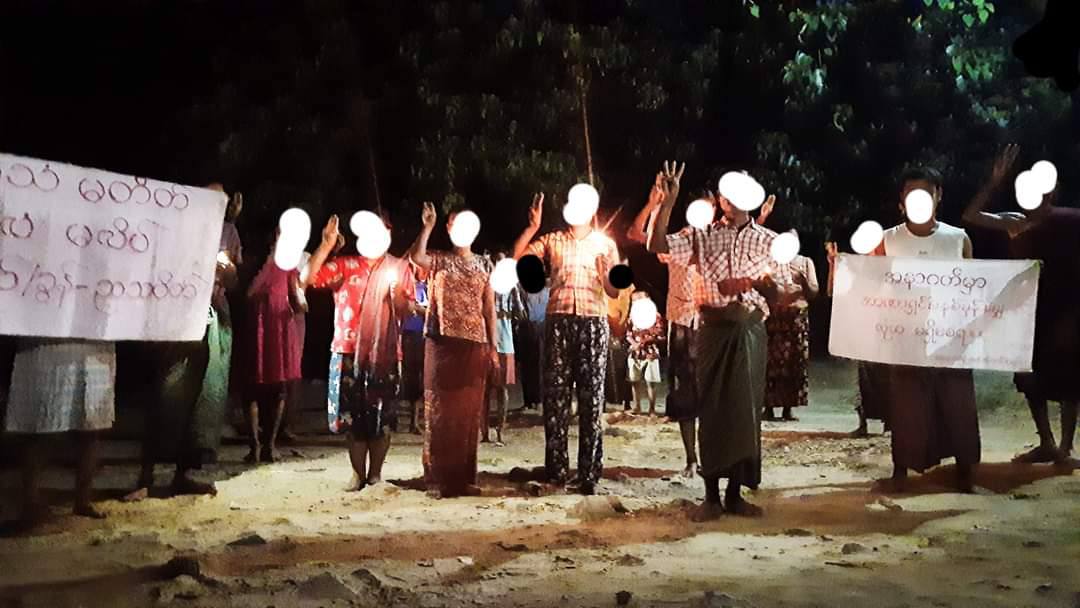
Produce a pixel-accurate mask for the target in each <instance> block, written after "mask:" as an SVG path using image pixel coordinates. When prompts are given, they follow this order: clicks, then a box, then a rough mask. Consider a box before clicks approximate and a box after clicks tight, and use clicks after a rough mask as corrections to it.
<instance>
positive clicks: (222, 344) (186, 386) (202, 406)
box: [126, 184, 243, 500]
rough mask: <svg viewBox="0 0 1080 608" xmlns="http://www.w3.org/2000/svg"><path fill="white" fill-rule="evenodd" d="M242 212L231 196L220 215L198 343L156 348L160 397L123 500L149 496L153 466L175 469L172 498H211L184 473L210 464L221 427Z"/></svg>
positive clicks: (206, 486)
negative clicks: (130, 488)
mask: <svg viewBox="0 0 1080 608" xmlns="http://www.w3.org/2000/svg"><path fill="white" fill-rule="evenodd" d="M208 188H210V189H211V190H217V191H219V192H224V188H223V187H222V186H221V184H211V185H210V186H208ZM242 209H243V199H242V198H240V197H239V196H235V197H233V198H232V199H231V200H230V202H229V205H228V208H227V210H226V212H225V222H224V223H223V224H222V227H221V248H220V252H219V254H218V257H217V268H216V272H215V276H214V291H213V294H212V295H211V298H210V310H209V312H208V317H207V324H206V333H205V334H204V336H203V338H202V340H201V341H200V342H172V343H165V344H162V345H161V346H160V347H159V348H160V361H159V364H160V370H161V371H160V374H161V375H160V384H159V388H160V395H159V396H158V399H157V400H156V403H154V404H151V406H150V408H149V410H148V411H147V416H146V433H145V434H144V436H143V446H142V470H141V472H140V474H139V479H138V481H137V482H136V488H135V490H134V491H133V492H132V493H130V494H128V496H127V497H126V499H127V500H141V499H144V498H146V497H147V496H149V493H150V488H152V487H153V485H154V465H155V464H156V463H158V462H172V463H175V465H176V471H175V474H174V475H173V480H172V486H171V491H172V493H173V494H210V495H213V494H217V489H216V488H215V487H214V485H213V484H211V483H204V482H200V481H196V480H194V479H192V478H191V476H190V472H191V471H192V470H196V469H201V468H202V466H203V464H206V463H210V462H213V461H215V460H216V458H217V452H216V451H217V448H218V445H219V444H220V442H221V433H222V426H223V424H224V422H225V410H226V407H227V404H228V398H229V365H230V359H231V357H232V316H231V314H230V311H229V301H228V298H227V295H226V291H227V290H231V289H233V288H235V287H236V284H237V272H236V269H237V266H238V265H240V264H242V263H243V248H242V246H241V243H240V235H239V233H238V232H237V230H236V223H235V222H236V219H237V218H238V217H239V216H240V212H241V211H242Z"/></svg>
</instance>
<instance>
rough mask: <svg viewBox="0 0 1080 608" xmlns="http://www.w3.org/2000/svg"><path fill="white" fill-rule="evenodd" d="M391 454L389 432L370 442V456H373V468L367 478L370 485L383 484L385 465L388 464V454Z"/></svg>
mask: <svg viewBox="0 0 1080 608" xmlns="http://www.w3.org/2000/svg"><path fill="white" fill-rule="evenodd" d="M389 452H390V433H388V432H387V433H384V434H383V436H382V437H379V438H376V439H372V440H371V441H369V442H368V454H369V455H370V456H371V467H370V469H369V470H368V476H367V483H368V485H375V484H378V483H382V469H383V463H385V462H386V454H387V453H389Z"/></svg>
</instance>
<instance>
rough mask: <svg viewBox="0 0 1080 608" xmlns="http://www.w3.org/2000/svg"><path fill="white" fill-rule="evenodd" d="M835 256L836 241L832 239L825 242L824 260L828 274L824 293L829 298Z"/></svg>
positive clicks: (834, 271)
mask: <svg viewBox="0 0 1080 608" xmlns="http://www.w3.org/2000/svg"><path fill="white" fill-rule="evenodd" d="M836 256H837V247H836V243H835V242H833V241H829V242H827V243H825V260H826V262H827V263H828V265H829V276H828V280H827V281H826V283H825V295H826V296H827V297H830V298H831V297H832V295H833V277H834V276H835V275H836Z"/></svg>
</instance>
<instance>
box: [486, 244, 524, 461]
mask: <svg viewBox="0 0 1080 608" xmlns="http://www.w3.org/2000/svg"><path fill="white" fill-rule="evenodd" d="M504 259H506V254H505V253H504V252H502V251H500V252H498V253H497V254H496V256H495V262H496V263H498V262H499V261H501V260H504ZM495 315H496V320H495V350H496V352H497V353H498V354H499V365H497V366H492V367H491V369H490V370H489V371H488V374H489V376H488V383H487V395H486V396H485V397H484V415H483V422H482V424H481V433H482V437H483V439H482V441H483V442H484V443H490V442H491V436H490V435H491V434H490V428H489V427H490V426H491V416H492V408H491V402H492V401H493V400H494V401H495V408H494V414H495V444H496V445H497V446H500V447H501V446H502V445H504V444H503V429H504V428H505V427H506V408H507V404H508V403H509V401H510V389H509V387H510V386H512V385H514V384H517V377H516V376H515V372H516V370H517V365H516V364H515V363H514V329H513V327H514V325H513V323H514V319H520V318H523V317H524V316H525V302H524V301H522V298H521V292H520V291H519V290H518V288H517V287H516V286H515V287H514V289H511V290H510V291H509V292H507V293H505V294H500V293H497V294H495Z"/></svg>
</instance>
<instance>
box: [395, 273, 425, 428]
mask: <svg viewBox="0 0 1080 608" xmlns="http://www.w3.org/2000/svg"><path fill="white" fill-rule="evenodd" d="M427 307H428V295H427V282H426V281H422V280H417V281H416V298H415V299H414V300H413V301H411V302H409V316H408V318H406V319H405V322H404V323H403V324H402V326H401V354H402V360H401V401H402V402H403V403H405V404H407V405H408V408H409V409H408V412H409V432H410V433H413V434H414V435H417V434H419V433H420V427H419V425H418V422H419V419H420V416H421V413H420V408H421V406H422V405H423V403H424V318H425V316H426V315H427Z"/></svg>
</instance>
